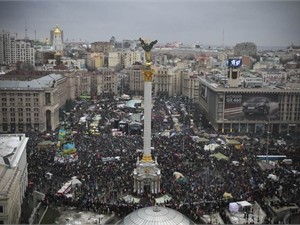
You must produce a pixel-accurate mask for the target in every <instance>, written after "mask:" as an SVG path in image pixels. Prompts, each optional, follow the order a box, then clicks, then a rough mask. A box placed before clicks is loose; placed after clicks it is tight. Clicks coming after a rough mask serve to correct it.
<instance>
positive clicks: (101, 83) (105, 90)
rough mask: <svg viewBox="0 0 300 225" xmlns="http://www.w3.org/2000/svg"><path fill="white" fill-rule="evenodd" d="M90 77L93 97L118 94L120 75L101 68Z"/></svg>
mask: <svg viewBox="0 0 300 225" xmlns="http://www.w3.org/2000/svg"><path fill="white" fill-rule="evenodd" d="M90 76H91V94H92V96H97V95H101V94H102V95H103V94H117V93H118V75H117V73H115V72H114V71H113V70H112V69H108V68H101V69H100V70H99V71H93V72H91V73H90Z"/></svg>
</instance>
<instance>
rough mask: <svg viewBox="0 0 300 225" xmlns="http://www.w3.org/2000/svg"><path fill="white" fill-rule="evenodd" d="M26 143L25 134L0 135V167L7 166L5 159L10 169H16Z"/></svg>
mask: <svg viewBox="0 0 300 225" xmlns="http://www.w3.org/2000/svg"><path fill="white" fill-rule="evenodd" d="M27 141H28V138H27V137H26V136H25V134H0V166H1V165H4V166H6V165H7V163H6V161H5V158H7V159H8V160H9V163H10V166H11V167H17V165H18V163H19V160H20V158H21V156H22V154H23V152H24V149H25V147H26V144H27ZM8 155H10V156H8ZM5 156H8V157H5Z"/></svg>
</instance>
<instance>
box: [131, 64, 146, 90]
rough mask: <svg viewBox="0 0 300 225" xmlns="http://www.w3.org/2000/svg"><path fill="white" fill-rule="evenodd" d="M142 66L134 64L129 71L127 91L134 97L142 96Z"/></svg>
mask: <svg viewBox="0 0 300 225" xmlns="http://www.w3.org/2000/svg"><path fill="white" fill-rule="evenodd" d="M143 69H144V65H142V64H141V63H135V64H134V65H132V67H131V68H129V69H128V71H129V76H128V77H129V90H130V91H131V92H132V93H134V94H135V95H138V94H140V95H142V94H143V91H144V75H143Z"/></svg>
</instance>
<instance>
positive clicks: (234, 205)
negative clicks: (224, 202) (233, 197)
mask: <svg viewBox="0 0 300 225" xmlns="http://www.w3.org/2000/svg"><path fill="white" fill-rule="evenodd" d="M229 211H230V212H232V213H237V212H238V211H239V205H238V204H237V203H236V202H230V203H229Z"/></svg>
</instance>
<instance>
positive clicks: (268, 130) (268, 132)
mask: <svg viewBox="0 0 300 225" xmlns="http://www.w3.org/2000/svg"><path fill="white" fill-rule="evenodd" d="M269 135H270V120H269V119H268V123H267V151H266V156H267V159H266V161H267V163H269Z"/></svg>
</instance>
